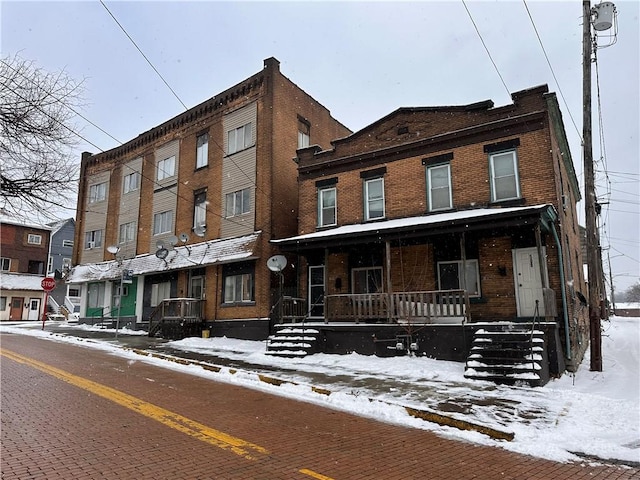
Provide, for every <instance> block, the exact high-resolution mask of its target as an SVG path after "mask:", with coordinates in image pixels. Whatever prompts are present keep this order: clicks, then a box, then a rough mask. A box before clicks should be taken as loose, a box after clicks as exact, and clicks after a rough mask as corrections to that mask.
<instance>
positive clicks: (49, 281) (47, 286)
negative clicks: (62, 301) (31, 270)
mask: <svg viewBox="0 0 640 480" xmlns="http://www.w3.org/2000/svg"><path fill="white" fill-rule="evenodd" d="M40 286H41V287H42V289H43V290H44V291H45V292H50V291H51V290H53V289H54V288H56V281H55V280H54V279H53V278H51V277H45V278H43V279H42V281H41V282H40Z"/></svg>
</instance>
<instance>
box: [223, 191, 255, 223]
mask: <svg viewBox="0 0 640 480" xmlns="http://www.w3.org/2000/svg"><path fill="white" fill-rule="evenodd" d="M250 211H251V189H249V188H244V189H242V190H238V191H235V192H231V193H227V195H226V207H225V217H226V218H229V217H235V216H236V215H242V214H243V213H249V212H250Z"/></svg>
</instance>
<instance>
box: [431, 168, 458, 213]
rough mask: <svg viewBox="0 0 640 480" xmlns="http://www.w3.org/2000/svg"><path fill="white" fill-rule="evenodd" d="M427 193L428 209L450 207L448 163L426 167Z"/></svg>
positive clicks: (449, 169)
mask: <svg viewBox="0 0 640 480" xmlns="http://www.w3.org/2000/svg"><path fill="white" fill-rule="evenodd" d="M427 194H428V196H429V198H428V203H429V211H431V212H433V211H435V210H446V209H449V208H452V206H453V205H452V198H451V167H450V165H449V164H448V163H447V164H445V165H435V166H433V167H428V168H427Z"/></svg>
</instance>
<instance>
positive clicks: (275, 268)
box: [267, 255, 287, 272]
mask: <svg viewBox="0 0 640 480" xmlns="http://www.w3.org/2000/svg"><path fill="white" fill-rule="evenodd" d="M286 266H287V258H286V257H285V256H284V255H274V256H273V257H269V260H267V268H268V269H269V270H271V271H272V272H281V271H282V270H284V267H286Z"/></svg>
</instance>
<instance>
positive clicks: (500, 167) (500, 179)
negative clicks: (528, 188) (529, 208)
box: [489, 150, 520, 202]
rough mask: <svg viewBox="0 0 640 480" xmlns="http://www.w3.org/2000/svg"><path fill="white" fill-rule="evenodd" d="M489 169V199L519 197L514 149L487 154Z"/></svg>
mask: <svg viewBox="0 0 640 480" xmlns="http://www.w3.org/2000/svg"><path fill="white" fill-rule="evenodd" d="M489 163H490V169H491V201H492V202H499V201H501V200H512V199H516V198H520V182H519V180H518V165H517V158H516V152H515V150H512V151H509V152H501V153H494V154H492V155H490V156H489Z"/></svg>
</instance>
